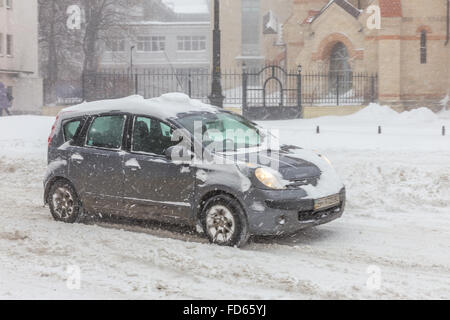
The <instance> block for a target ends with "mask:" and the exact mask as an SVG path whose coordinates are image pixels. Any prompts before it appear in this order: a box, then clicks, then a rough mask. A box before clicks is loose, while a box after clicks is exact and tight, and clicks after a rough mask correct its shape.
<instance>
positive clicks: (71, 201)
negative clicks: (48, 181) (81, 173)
mask: <svg viewBox="0 0 450 320" xmlns="http://www.w3.org/2000/svg"><path fill="white" fill-rule="evenodd" d="M47 202H48V204H49V207H50V212H51V214H52V216H53V218H54V219H55V220H56V221H62V222H66V223H75V222H77V221H79V220H80V218H81V213H82V208H81V203H80V199H79V198H78V195H77V193H76V191H75V189H74V188H73V187H72V185H71V184H70V183H69V182H67V181H63V180H61V181H57V182H55V183H54V184H53V185H52V186H51V188H50V192H49V193H48V198H47Z"/></svg>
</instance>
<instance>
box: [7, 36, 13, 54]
mask: <svg viewBox="0 0 450 320" xmlns="http://www.w3.org/2000/svg"><path fill="white" fill-rule="evenodd" d="M6 54H7V55H8V56H12V55H13V36H12V35H11V34H7V35H6Z"/></svg>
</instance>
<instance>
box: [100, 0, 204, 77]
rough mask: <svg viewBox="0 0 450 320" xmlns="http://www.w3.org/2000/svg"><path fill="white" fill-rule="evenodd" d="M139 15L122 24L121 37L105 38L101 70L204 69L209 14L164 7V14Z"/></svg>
mask: <svg viewBox="0 0 450 320" xmlns="http://www.w3.org/2000/svg"><path fill="white" fill-rule="evenodd" d="M152 10H153V7H150V8H147V7H145V6H144V7H143V11H142V15H141V16H138V17H135V18H134V19H132V21H129V22H128V23H127V24H126V25H125V27H126V28H125V29H126V30H127V31H126V32H125V33H122V35H121V36H118V37H112V38H111V39H107V41H106V43H105V45H104V47H103V54H102V55H101V61H100V68H101V69H121V70H123V69H127V68H131V67H132V68H133V69H135V70H142V69H147V70H148V69H168V70H172V71H174V72H175V71H176V72H183V71H184V70H196V71H205V72H207V71H208V70H209V67H210V61H211V60H210V57H211V45H210V43H211V41H210V40H211V25H210V21H209V13H208V12H205V13H179V12H176V11H174V10H173V8H170V7H166V8H165V10H166V14H164V15H158V16H156V15H154V14H153V15H152V14H149V13H152Z"/></svg>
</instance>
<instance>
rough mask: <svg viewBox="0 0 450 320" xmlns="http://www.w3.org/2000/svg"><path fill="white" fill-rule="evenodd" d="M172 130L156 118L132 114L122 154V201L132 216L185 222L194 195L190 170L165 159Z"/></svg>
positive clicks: (183, 165) (173, 143)
mask: <svg viewBox="0 0 450 320" xmlns="http://www.w3.org/2000/svg"><path fill="white" fill-rule="evenodd" d="M172 132H173V129H172V128H171V126H170V125H168V124H167V123H164V122H162V121H160V120H158V119H154V118H150V117H145V116H136V117H135V118H134V120H133V125H132V132H131V148H130V153H128V154H126V155H125V159H124V171H125V188H124V201H125V206H126V210H127V212H128V213H129V214H130V215H131V216H134V217H139V218H145V219H153V220H161V221H167V222H178V223H188V222H189V220H190V218H191V214H192V212H193V210H192V200H193V196H194V181H195V179H194V176H195V172H194V169H193V168H191V166H190V164H189V163H187V164H179V163H178V164H177V163H174V162H172V161H170V160H168V159H167V158H166V156H165V151H166V149H167V148H169V147H170V146H172V145H175V144H177V143H175V142H172Z"/></svg>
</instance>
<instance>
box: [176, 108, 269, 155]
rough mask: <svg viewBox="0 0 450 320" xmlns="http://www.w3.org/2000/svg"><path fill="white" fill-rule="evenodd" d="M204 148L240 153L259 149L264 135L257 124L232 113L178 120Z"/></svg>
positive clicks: (201, 115) (209, 114)
mask: <svg viewBox="0 0 450 320" xmlns="http://www.w3.org/2000/svg"><path fill="white" fill-rule="evenodd" d="M178 122H179V123H180V124H181V125H182V126H183V127H184V128H186V129H187V130H188V131H189V132H190V133H191V134H192V135H194V137H195V138H196V139H201V142H202V144H203V146H204V147H207V148H210V149H214V150H215V151H219V152H220V151H222V152H226V151H238V150H239V149H243V148H253V147H259V146H261V144H262V143H263V141H264V135H263V134H262V133H261V132H260V130H259V129H258V128H257V127H256V125H255V124H253V123H252V122H250V121H248V120H246V119H245V118H243V117H241V116H239V115H235V114H231V113H225V112H222V113H201V114H200V113H199V114H194V115H187V116H185V117H182V118H180V119H178Z"/></svg>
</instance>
